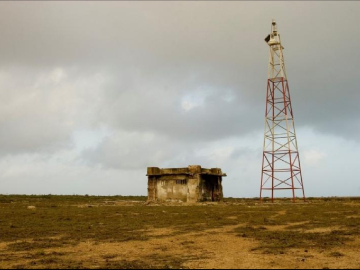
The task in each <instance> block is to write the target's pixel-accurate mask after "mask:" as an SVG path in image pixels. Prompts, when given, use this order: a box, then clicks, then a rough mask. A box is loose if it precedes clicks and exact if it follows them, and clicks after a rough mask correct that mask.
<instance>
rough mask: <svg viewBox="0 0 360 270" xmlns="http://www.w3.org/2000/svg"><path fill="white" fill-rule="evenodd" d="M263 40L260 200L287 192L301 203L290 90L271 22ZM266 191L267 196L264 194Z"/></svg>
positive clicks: (282, 57)
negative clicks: (264, 74) (264, 87)
mask: <svg viewBox="0 0 360 270" xmlns="http://www.w3.org/2000/svg"><path fill="white" fill-rule="evenodd" d="M265 41H266V43H267V44H268V45H269V47H270V60H269V70H268V82H267V95H266V113H265V133H264V152H263V165H262V176H261V188H260V200H263V198H264V197H270V198H271V200H272V202H274V198H275V192H278V191H290V192H291V196H292V198H293V202H295V200H296V198H297V197H299V194H297V192H299V191H300V192H301V195H300V196H301V197H302V198H303V199H304V200H305V191H304V184H303V179H302V174H301V166H300V157H299V149H298V144H297V140H296V132H295V125H294V116H293V110H292V106H291V98H290V90H289V85H288V81H287V76H286V71H285V62H284V56H283V49H284V47H283V46H282V45H281V39H280V34H279V33H278V31H277V25H276V22H275V21H273V22H272V25H271V34H270V35H268V36H267V37H266V39H265ZM266 192H267V195H265V194H264V193H266ZM269 193H270V194H269ZM288 195H290V194H284V197H285V196H288Z"/></svg>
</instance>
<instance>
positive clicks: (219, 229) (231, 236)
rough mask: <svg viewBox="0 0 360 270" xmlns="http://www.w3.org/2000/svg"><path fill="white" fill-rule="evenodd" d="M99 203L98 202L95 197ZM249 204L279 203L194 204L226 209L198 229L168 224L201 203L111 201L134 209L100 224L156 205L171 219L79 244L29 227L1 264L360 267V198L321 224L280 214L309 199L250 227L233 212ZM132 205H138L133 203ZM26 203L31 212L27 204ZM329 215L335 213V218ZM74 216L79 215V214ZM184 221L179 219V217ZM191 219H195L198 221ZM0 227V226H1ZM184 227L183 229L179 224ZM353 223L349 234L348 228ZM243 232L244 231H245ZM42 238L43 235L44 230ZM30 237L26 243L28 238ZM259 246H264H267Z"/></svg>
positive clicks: (0, 250)
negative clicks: (294, 238)
mask: <svg viewBox="0 0 360 270" xmlns="http://www.w3.org/2000/svg"><path fill="white" fill-rule="evenodd" d="M316 203H317V204H318V205H317V206H318V207H319V206H322V204H323V203H322V202H316ZM332 203H333V204H334V206H338V205H340V204H341V205H343V204H342V202H332ZM313 204H315V203H313ZM21 205H22V203H19V205H18V207H20V206H21ZM94 205H96V204H95V203H94ZM105 205H106V204H104V203H100V204H98V205H97V207H94V206H91V207H90V208H91V209H96V208H99V209H100V208H102V207H105ZM6 206H8V205H6ZM78 206H81V207H78ZM245 206H246V208H247V209H249V207H253V208H250V209H251V211H249V210H248V211H249V213H250V214H251V216H252V217H253V216H254V214H256V215H265V214H264V213H263V210H264V207H265V208H266V209H267V208H270V209H273V208H274V207H273V206H261V205H255V206H248V205H243V204H236V203H229V204H228V205H211V206H209V205H207V206H197V208H196V209H197V210H203V211H205V212H208V211H209V210H208V209H209V207H210V208H211V211H214V213H215V212H219V211H225V212H224V216H221V218H222V219H223V220H222V221H221V223H222V224H216V223H214V224H212V225H211V226H210V227H211V228H207V227H208V226H207V224H208V222H206V219H204V218H203V217H202V218H201V221H202V223H201V222H200V221H199V223H193V224H189V225H191V226H194V227H197V229H194V230H191V229H189V227H188V226H186V224H185V225H184V223H182V222H180V221H178V220H177V219H173V223H174V224H173V225H171V223H172V222H171V217H174V216H181V215H184V217H183V218H184V219H186V216H187V214H186V213H187V211H192V210H193V208H192V207H196V206H191V207H189V206H166V208H162V207H163V206H146V205H144V204H141V205H139V202H134V203H125V204H124V205H121V203H119V204H117V203H115V204H113V205H112V206H111V207H112V209H113V208H114V207H118V208H125V207H126V208H129V207H130V208H129V209H128V210H127V211H126V212H121V211H120V212H121V213H120V212H119V211H115V212H118V213H117V214H116V213H115V214H116V215H108V217H107V219H104V220H103V222H102V223H101V225H100V227H101V228H103V229H104V228H106V224H107V223H109V222H111V219H113V220H114V221H116V220H118V219H119V218H122V219H124V218H125V219H126V218H127V217H130V216H131V219H132V222H136V221H135V220H136V219H139V218H140V217H143V213H139V212H141V211H139V210H140V209H143V208H144V209H145V210H144V211H145V212H146V209H151V211H153V213H157V212H158V211H161V215H162V216H161V217H156V219H157V218H161V219H163V218H168V219H169V223H168V224H166V225H165V224H164V226H160V227H157V224H156V222H155V223H154V224H149V223H151V222H144V223H145V224H144V225H143V226H140V227H139V228H134V230H133V234H136V235H139V236H141V239H140V240H131V239H130V240H129V239H127V240H121V239H116V237H114V239H98V238H97V237H95V236H94V237H89V235H86V237H85V238H86V239H80V241H79V242H76V243H70V244H67V243H65V244H63V245H62V244H61V245H58V246H56V245H55V246H54V247H52V246H51V245H50V246H40V247H39V246H38V245H34V246H32V244H34V243H38V242H37V241H40V240H39V239H37V238H38V237H39V236H38V235H37V236H36V239H32V238H31V234H29V235H28V238H27V239H25V238H22V236H19V238H21V239H19V240H17V241H1V243H0V254H1V255H0V268H1V269H6V268H69V267H71V268H167V269H173V268H174V269H175V268H196V269H213V268H217V269H219V268H220V269H234V268H235V269H239V268H243V269H244V268H245V269H259V268H261V269H264V268H283V269H289V268H300V269H304V268H305V269H313V268H320V269H323V268H325V269H327V268H329V269H330V268H331V269H337V268H341V269H344V268H351V269H358V268H359V267H360V256H359V254H360V235H359V236H358V235H357V234H356V233H354V231H353V230H352V229H355V230H358V228H359V225H360V224H359V223H358V221H359V220H360V216H359V215H358V213H359V212H357V211H356V209H359V206H360V203H358V202H354V203H352V204H351V207H350V206H349V207H347V206H346V205H345V206H344V205H343V207H344V208H341V209H340V207H334V208H338V211H339V212H341V211H342V213H341V215H339V212H337V213H333V214H334V216H335V217H337V218H339V220H340V217H341V216H342V215H343V214H344V215H347V214H350V212H351V215H348V216H346V217H345V218H346V219H349V220H351V221H352V223H351V224H348V223H339V224H337V222H330V221H329V225H328V226H325V225H324V224H320V225H321V226H318V225H319V222H320V219H317V221H316V222H315V223H313V220H312V219H309V220H306V221H299V222H288V220H285V221H280V220H277V219H280V218H285V217H286V216H288V213H289V210H293V209H294V208H296V209H297V208H298V207H309V206H307V205H304V206H299V205H298V206H293V205H289V204H284V205H277V206H275V208H276V209H274V210H276V211H273V212H272V213H271V215H266V216H267V218H266V219H273V220H274V222H275V221H277V222H276V223H277V224H272V222H271V220H270V222H269V221H265V223H270V224H269V225H264V224H256V225H255V223H256V222H255V221H254V220H253V221H252V222H253V223H252V224H253V229H251V230H249V224H248V223H249V222H250V220H248V221H249V222H244V220H243V219H242V216H241V213H239V216H237V215H234V214H236V210H235V209H236V207H237V208H240V209H241V208H242V207H245ZM71 207H74V208H75V207H76V208H77V209H80V211H81V209H88V208H89V207H88V206H86V207H83V205H80V204H78V205H77V204H75V205H72V206H71ZM132 207H136V208H134V209H132ZM227 207H228V208H231V209H232V210H231V211H230V213H228V214H229V215H228V216H226V213H227ZM234 207H235V208H234ZM282 207H284V208H286V210H283V209H281V208H282ZM202 208H203V209H202ZM233 208H234V209H233ZM3 209H4V207H3ZM14 209H16V207H15V208H13V211H14ZM38 209H39V204H38V206H37V208H36V210H32V211H38ZM164 209H166V210H164ZM187 209H188V210H187ZM326 209H328V208H326ZM326 209H325V210H326ZM27 210H28V211H30V210H29V209H27ZM113 210H115V209H113ZM180 210H181V211H180ZM217 210H218V211H217ZM256 210H259V212H256ZM129 211H130V212H129ZM154 211H155V212H154ZM171 211H173V212H171ZM266 212H269V211H266ZM78 213H79V212H77V214H78ZM86 214H87V213H83V215H85V216H86ZM107 214H109V213H107ZM163 214H164V216H163ZM354 214H355V215H354ZM32 215H34V214H32ZM35 215H36V214H35ZM80 215H81V214H80ZM128 215H129V216H128ZM316 215H318V214H316ZM155 216H156V215H155ZM44 218H46V215H45V213H43V214H42V218H41V219H44ZM210 218H211V217H210ZM214 218H215V217H214ZM326 218H328V217H326ZM79 219H81V216H79ZM149 219H150V217H149ZM225 219H226V220H225ZM329 219H330V220H331V218H329ZM224 220H225V221H224ZM354 220H355V223H354ZM4 221H5V219H4V217H1V220H0V224H4ZM72 222H76V220H73V221H72ZM179 222H180V223H181V224H179ZM190 222H194V220H191V221H190ZM254 222H255V223H254ZM227 223H229V224H230V225H229V224H227ZM280 223H283V224H280ZM285 223H286V224H285ZM354 224H355V225H354ZM154 225H155V226H154ZM310 225H311V226H310ZM315 225H316V226H315ZM12 226H13V225H12ZM29 226H30V225H29ZM119 226H120V224H119ZM246 226H247V227H246ZM13 227H16V226H13ZM245 227H246V228H247V231H246V232H245V233H244V232H243V231H242V230H244V228H245ZM0 228H1V229H3V227H0ZM179 228H181V229H180V230H179ZM14 229H16V228H14ZM68 229H70V228H68ZM350 229H351V232H352V233H350ZM56 230H57V231H58V230H59V228H56ZM258 230H259V231H258ZM250 231H251V232H259V233H260V236H258V235H257V234H254V235H252V234H249V235H247V234H248V232H250ZM287 231H291V232H293V233H294V234H295V233H298V234H300V233H301V234H306V235H307V236H309V235H313V236H317V237H324V236H329V235H339V234H340V235H341V236H342V232H346V233H343V234H344V238H343V240H339V239H336V242H335V240H334V242H331V241H332V240H331V239H332V238H326V239H327V240H324V241H327V243H325V245H324V246H323V245H322V244H324V243H321V241H320V242H317V240H316V241H315V240H314V241H315V242H311V240H309V242H304V244H301V245H300V246H298V243H296V242H295V243H290V240H289V239H286V237H287V236H286V235H285V236H284V235H282V232H287ZM1 232H3V233H5V234H6V235H7V234H9V232H7V231H5V230H3V231H0V233H1ZM263 232H266V234H262V233H263ZM10 233H11V232H10ZM115 233H117V232H116V231H114V234H115ZM128 233H131V232H128ZM274 233H276V235H277V236H276V237H277V238H279V237H280V238H281V239H280V240H281V241H282V242H279V245H280V246H279V247H278V246H274V245H272V241H278V239H275V238H274V240H272V235H273V234H274ZM44 234H45V235H44V237H47V238H46V239H47V240H49V239H50V238H51V241H54V242H51V243H58V242H57V241H64V239H66V234H63V233H60V232H58V235H57V236H51V237H50V236H49V235H48V233H47V232H46V233H45V232H44ZM245 234H246V236H244V235H245ZM0 235H1V234H0ZM268 235H270V241H269V242H266V241H267V238H266V239H265V238H264V237H265V236H266V237H268ZM9 237H10V236H9ZM5 238H6V237H5ZM263 238H264V239H263ZM324 239H325V238H324ZM344 239H345V240H344ZM34 240H35V241H34ZM41 241H43V237H42V240H41ZM284 241H285V242H284ZM339 241H340V242H341V243H340V242H339ZM25 243H26V244H27V245H25ZM41 243H42V242H41ZM282 243H286V245H285V246H282ZM306 243H308V246H306ZM14 244H19V245H14ZM304 245H305V246H304ZM15 247H16V248H15ZM262 247H264V249H263V248H262ZM265 247H266V248H265Z"/></svg>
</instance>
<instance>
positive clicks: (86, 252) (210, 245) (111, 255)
mask: <svg viewBox="0 0 360 270" xmlns="http://www.w3.org/2000/svg"><path fill="white" fill-rule="evenodd" d="M235 228H236V227H235V226H228V227H224V228H221V229H213V230H207V231H203V232H200V233H189V234H184V235H181V236H173V231H172V230H171V228H167V229H149V230H147V231H146V234H148V235H149V236H151V237H152V238H151V239H150V240H148V241H129V242H121V243H93V242H83V243H81V244H79V245H78V246H75V247H71V248H69V247H67V248H53V249H48V250H45V253H54V252H56V253H64V254H66V255H64V256H63V257H62V258H63V259H65V260H72V261H74V260H75V261H79V262H83V266H84V267H90V268H99V267H101V265H102V264H103V263H104V261H106V260H107V261H109V260H112V261H117V260H119V261H120V260H127V261H139V260H140V261H143V262H146V263H148V264H150V265H158V264H159V263H164V261H165V262H166V263H167V265H168V266H169V268H172V261H173V260H174V259H176V260H181V261H182V262H183V266H184V267H188V268H197V269H213V268H218V269H235V268H245V269H248V268H253V269H254V268H260V269H264V268H281V269H288V268H294V269H309V268H321V269H322V268H353V269H354V268H359V267H360V256H359V254H360V239H356V241H355V242H350V243H349V244H347V245H344V246H343V247H342V248H340V249H337V250H336V251H337V252H341V253H342V254H344V256H342V257H338V258H335V257H331V256H330V254H329V252H328V251H326V252H325V251H323V252H322V251H321V250H312V249H309V250H297V249H292V250H289V251H288V252H285V254H282V255H281V254H279V255H271V254H263V253H262V252H261V251H259V252H257V251H252V252H250V251H251V250H252V249H253V248H255V247H256V246H258V244H259V243H258V242H256V241H255V240H251V239H244V238H240V237H236V235H235V233H234V232H233V230H234V229H235ZM277 229H279V228H277ZM6 246H7V244H6V243H1V244H0V252H1V253H2V254H3V257H2V258H4V257H7V258H11V261H6V260H5V261H4V260H2V261H1V268H6V267H15V266H16V265H21V264H26V263H28V262H29V261H28V260H29V259H27V256H26V254H27V253H26V252H18V253H11V252H10V253H9V252H8V251H6ZM28 257H29V258H31V256H28ZM34 267H35V266H34Z"/></svg>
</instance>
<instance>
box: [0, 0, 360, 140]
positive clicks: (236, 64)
mask: <svg viewBox="0 0 360 270" xmlns="http://www.w3.org/2000/svg"><path fill="white" fill-rule="evenodd" d="M1 7H2V8H1V13H2V14H1V16H0V18H1V19H0V33H1V36H2V42H1V44H0V57H1V63H0V65H1V67H2V70H6V69H7V68H8V67H10V66H14V65H15V66H28V67H37V68H39V69H41V68H42V69H44V70H46V69H48V68H49V67H58V66H61V67H65V68H66V67H76V68H77V69H79V70H83V71H84V73H86V72H88V73H89V74H91V72H93V73H96V72H103V73H104V72H105V73H106V74H110V76H112V83H111V84H112V85H111V86H110V84H109V86H108V87H109V88H104V89H102V90H103V94H104V96H103V100H102V101H103V106H104V108H105V109H103V110H102V111H101V112H100V113H99V116H100V118H99V119H98V120H99V121H101V122H108V123H109V124H112V125H114V127H115V128H121V129H129V130H132V131H134V130H138V131H142V130H145V131H153V132H159V133H167V134H168V135H169V136H175V137H178V139H188V138H189V139H192V140H194V139H195V140H196V139H198V140H203V139H205V140H206V139H216V138H219V137H223V136H233V135H238V134H242V133H246V132H249V131H253V130H254V129H256V128H260V127H262V124H261V121H263V119H262V118H263V117H262V116H263V104H264V96H265V94H264V93H265V89H264V85H265V81H266V65H267V54H268V50H267V48H266V44H265V43H264V42H263V41H262V39H263V37H264V36H265V35H266V34H267V33H268V30H269V29H268V28H269V21H270V19H271V16H273V14H276V13H279V9H280V10H282V11H286V12H283V13H280V14H279V16H278V18H277V19H278V22H279V31H280V33H281V34H282V36H283V42H284V46H285V48H286V50H285V59H286V63H287V67H288V76H289V80H290V85H291V90H292V92H293V100H294V101H293V102H294V108H295V115H296V120H297V124H298V126H303V125H306V126H312V127H314V128H317V129H319V130H322V131H324V132H333V133H339V134H342V135H343V136H346V137H350V134H349V130H351V128H353V126H354V124H355V126H357V127H358V119H357V115H356V113H354V109H355V107H356V104H357V102H358V100H359V99H360V97H359V95H360V94H359V91H357V89H358V86H359V77H358V76H357V74H359V71H360V68H359V64H358V62H357V60H356V59H359V52H358V50H357V45H358V43H359V38H358V37H359V36H360V35H359V34H360V29H359V28H358V27H357V26H358V23H359V21H358V20H359V19H358V16H357V9H356V8H352V7H358V3H349V4H347V5H346V6H345V5H342V4H341V3H327V4H326V6H325V5H324V3H291V4H290V3H287V4H284V3H282V4H281V5H278V4H273V3H261V5H260V4H259V3H226V4H224V3H128V2H115V3H114V2H112V3H97V2H90V3H74V2H72V3H69V2H65V3H57V2H52V3H44V2H40V3H30V2H28V3H1ZM248 8H251V10H252V12H247V11H246V10H248ZM335 10H336V13H337V18H336V19H334V16H332V15H331V14H332V13H333V12H335ZM275 11H277V12H276V13H275ZM199 88H201V89H203V91H204V89H205V91H204V92H206V91H207V90H208V92H209V94H207V95H206V96H204V100H203V104H202V106H198V107H195V108H194V109H192V110H190V111H189V112H187V113H184V112H183V111H182V109H181V106H180V105H181V101H182V100H181V99H182V98H184V96H186V95H190V94H191V93H193V92H196V91H197V89H199ZM229 91H231V92H232V94H233V95H234V99H233V100H232V101H230V102H229V101H224V100H223V99H222V95H225V94H226V93H227V92H229ZM101 116H104V117H103V118H101ZM74 117H75V118H76V115H75V116H74ZM40 122H41V121H40ZM43 126H44V127H48V126H49V125H48V123H46V121H45V122H44V123H43ZM23 127H24V128H26V125H24V126H23ZM335 127H338V128H335ZM31 128H32V127H31ZM40 129H41V128H40Z"/></svg>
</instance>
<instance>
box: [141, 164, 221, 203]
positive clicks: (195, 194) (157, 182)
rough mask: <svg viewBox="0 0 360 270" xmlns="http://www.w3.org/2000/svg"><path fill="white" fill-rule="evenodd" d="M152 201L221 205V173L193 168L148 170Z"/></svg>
mask: <svg viewBox="0 0 360 270" xmlns="http://www.w3.org/2000/svg"><path fill="white" fill-rule="evenodd" d="M147 176H148V201H150V202H151V201H160V202H166V201H182V202H189V203H195V202H221V201H223V198H224V195H223V188H222V178H223V177H225V176H226V174H224V173H223V172H222V171H221V169H219V168H212V169H204V168H201V166H198V165H193V166H188V167H187V168H172V169H160V168H157V167H149V168H147Z"/></svg>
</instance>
